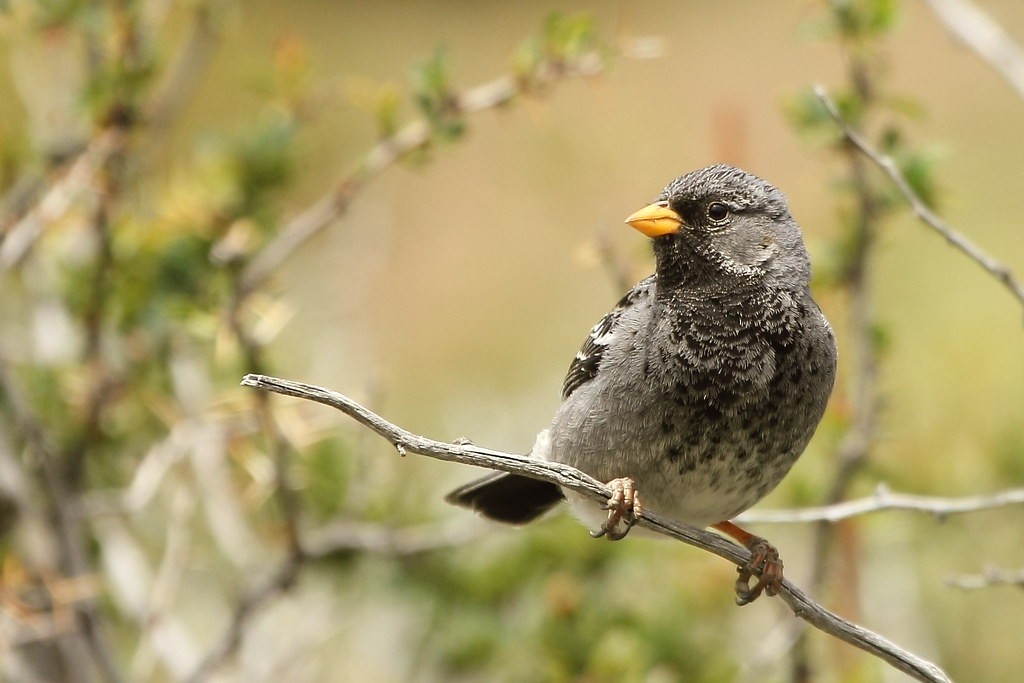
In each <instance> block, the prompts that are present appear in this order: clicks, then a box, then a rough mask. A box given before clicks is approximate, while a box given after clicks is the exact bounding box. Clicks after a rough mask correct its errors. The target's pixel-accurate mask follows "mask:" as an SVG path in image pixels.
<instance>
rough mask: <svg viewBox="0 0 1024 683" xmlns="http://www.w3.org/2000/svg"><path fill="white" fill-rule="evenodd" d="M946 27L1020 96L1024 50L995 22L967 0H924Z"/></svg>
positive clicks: (1023, 83) (1022, 93)
mask: <svg viewBox="0 0 1024 683" xmlns="http://www.w3.org/2000/svg"><path fill="white" fill-rule="evenodd" d="M927 2H928V5H929V6H931V8H932V11H933V12H934V13H935V16H936V17H938V19H939V21H941V22H942V23H943V25H945V27H946V30H947V31H949V34H950V35H951V36H953V38H954V39H956V40H957V41H959V42H960V43H961V44H962V45H964V47H966V48H967V49H968V50H971V51H972V52H974V53H975V54H976V55H978V56H979V57H981V58H982V59H984V60H985V61H986V62H988V63H989V64H990V65H991V66H992V68H993V69H995V70H996V72H997V73H998V74H999V75H1000V76H1002V77H1003V78H1005V79H1006V81H1007V82H1008V83H1009V84H1010V85H1011V86H1012V87H1013V89H1014V90H1016V91H1017V94H1018V95H1019V96H1020V97H1024V50H1022V49H1021V47H1020V45H1018V44H1017V43H1016V42H1015V41H1014V40H1013V38H1012V37H1011V36H1010V34H1009V33H1007V32H1006V30H1005V29H1004V28H1003V27H1002V26H1000V25H999V22H997V21H995V20H994V19H992V18H991V17H990V16H988V15H987V14H985V12H984V11H982V10H981V9H980V8H979V7H978V6H977V5H975V4H974V3H972V2H970V1H969V0H927Z"/></svg>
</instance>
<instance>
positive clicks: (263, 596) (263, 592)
mask: <svg viewBox="0 0 1024 683" xmlns="http://www.w3.org/2000/svg"><path fill="white" fill-rule="evenodd" d="M301 568H302V558H301V557H300V556H298V555H296V554H295V553H292V552H289V553H288V554H287V556H286V557H285V558H284V560H282V561H281V563H280V564H279V565H278V567H277V569H275V570H274V573H273V574H272V575H271V576H270V577H268V578H267V579H266V581H265V582H264V583H262V584H260V585H259V586H257V587H256V588H254V589H252V590H251V591H249V592H248V593H246V594H245V595H243V596H242V597H241V599H240V600H239V601H238V604H237V605H236V606H235V611H234V613H233V614H232V615H231V621H230V623H229V624H228V627H227V629H226V630H225V631H224V634H223V635H222V636H221V637H220V640H218V641H217V642H216V643H215V644H214V646H213V648H212V649H211V650H210V652H209V653H208V654H207V655H206V657H205V658H204V659H203V660H202V661H201V662H200V663H199V665H198V666H197V667H196V668H195V670H194V671H193V672H192V673H191V674H189V675H188V676H187V677H186V678H185V683H200V681H204V680H206V679H207V678H208V677H209V676H210V675H211V674H213V673H214V672H215V671H216V670H217V668H218V667H219V666H220V665H221V664H222V663H223V662H224V661H225V660H227V658H228V657H230V656H231V655H232V654H233V653H234V652H235V651H236V650H237V649H238V648H239V646H240V645H241V644H242V635H243V634H244V632H245V628H246V626H247V625H248V623H249V619H250V618H251V617H252V615H253V614H254V613H255V612H257V611H258V610H260V609H261V608H263V607H265V606H266V605H267V604H268V603H269V602H270V601H271V600H273V599H274V598H276V597H278V596H280V595H281V594H283V593H285V592H287V591H288V590H290V589H291V587H292V586H293V585H295V582H296V581H297V580H298V578H299V570H300V569H301Z"/></svg>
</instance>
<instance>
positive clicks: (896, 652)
mask: <svg viewBox="0 0 1024 683" xmlns="http://www.w3.org/2000/svg"><path fill="white" fill-rule="evenodd" d="M242 385H243V386H249V387H254V388H257V389H262V390H264V391H272V392H275V393H278V394H284V395H286V396H294V397H296V398H302V399H306V400H310V401H315V402H317V403H322V404H324V405H327V406H330V407H332V408H335V409H337V410H340V411H341V412H343V413H345V414H346V415H348V416H349V417H351V418H352V419H354V420H356V421H357V422H359V423H360V424H362V425H364V426H365V427H367V428H369V429H370V430H372V431H374V432H376V433H377V434H378V435H380V436H382V437H384V438H385V439H386V440H387V441H388V442H390V443H391V444H392V445H393V446H394V447H395V449H396V450H397V451H398V453H399V454H401V455H405V454H407V453H416V454H419V455H424V456H427V457H430V458H436V459H438V460H444V461H446V462H458V463H462V464H466V465H475V466H477V467H485V468H488V469H492V470H499V471H503V472H514V473H516V474H520V475H523V476H527V477H532V478H534V479H540V480H543V481H549V482H552V483H554V484H558V485H559V486H561V487H562V488H566V489H569V490H571V491H575V492H577V493H581V494H583V495H586V496H588V497H590V498H593V499H594V500H597V501H604V500H607V499H608V498H609V496H610V494H611V492H610V490H609V489H608V487H607V486H605V485H604V484H602V483H601V482H599V481H597V480H596V479H594V478H593V477H590V476H589V475H587V474H585V473H583V472H581V471H579V470H577V469H575V468H572V467H569V466H568V465H563V464H561V463H556V462H543V461H539V460H530V459H528V458H524V457H522V456H518V455H513V454H511V453H504V452H502V451H494V450H490V449H487V448H480V447H478V446H474V445H472V444H450V443H444V442H442V441H434V440H433V439H428V438H426V437H423V436H419V435H417V434H413V433H411V432H408V431H406V430H404V429H402V428H400V427H398V426H397V425H394V424H392V423H390V422H388V421H387V420H385V419H384V418H382V417H380V416H379V415H377V414H376V413H373V412H371V411H369V410H367V409H366V408H364V407H363V406H361V405H359V404H358V403H356V402H355V401H353V400H352V399H350V398H348V397H347V396H344V395H342V394H339V393H336V392H333V391H330V390H328V389H323V388H321V387H316V386H312V385H309V384H302V383H299V382H292V381H289V380H283V379H277V378H274V377H267V376H264V375H246V376H245V378H244V379H243V380H242ZM638 524H639V525H640V526H643V527H646V528H648V529H651V530H653V531H655V532H658V533H660V534H663V535H665V536H669V537H671V538H674V539H676V540H679V541H682V542H684V543H687V544H689V545H692V546H694V547H696V548H700V549H702V550H705V551H707V552H710V553H713V554H715V555H718V556H719V557H721V558H724V559H726V560H728V561H729V562H732V563H733V564H735V565H737V566H740V565H743V564H745V563H746V562H747V561H748V560H749V559H750V554H749V552H748V551H747V550H746V549H745V548H742V547H740V546H738V545H736V544H734V543H732V542H730V541H727V540H726V539H724V538H722V537H721V536H718V535H716V534H713V533H711V532H709V531H705V530H702V529H696V528H693V527H689V526H686V525H683V524H679V523H678V522H673V521H671V520H669V519H667V518H665V517H661V516H660V515H656V514H654V513H651V512H647V511H645V512H644V513H643V514H642V515H641V517H640V519H639V520H638ZM779 596H780V597H781V598H782V600H783V601H784V602H785V603H786V604H787V605H789V607H790V609H792V610H793V613H794V614H795V615H796V616H798V617H800V618H801V619H803V620H805V621H807V622H808V623H810V624H811V625H813V626H815V627H817V628H819V629H821V630H822V631H824V632H826V633H828V634H830V635H833V636H835V637H836V638H839V639H840V640H843V641H844V642H847V643H849V644H851V645H853V646H855V647H858V648H860V649H862V650H864V651H865V652H868V653H870V654H872V655H874V656H876V657H878V658H880V659H882V660H884V661H885V662H888V663H889V664H890V665H892V666H893V667H895V668H896V669H898V670H900V671H902V672H903V673H905V674H907V675H909V676H911V677H913V678H915V679H917V680H919V681H932V682H937V681H949V680H950V679H949V677H947V676H946V674H945V673H943V671H942V670H941V669H940V668H939V667H937V666H936V665H934V664H932V663H931V662H928V661H925V660H924V659H921V658H920V657H918V656H916V655H914V654H912V653H910V652H907V651H905V650H903V649H901V648H900V647H898V646H896V645H895V644H893V643H892V642H890V641H889V640H887V639H885V638H883V637H882V636H880V635H878V634H876V633H873V632H872V631H869V630H867V629H865V628H863V627H861V626H858V625H857V624H854V623H851V622H849V621H847V620H845V619H843V618H842V617H839V616H837V615H835V614H833V613H832V612H829V611H828V610H826V609H825V608H823V607H822V606H821V605H819V604H817V603H816V602H814V600H812V599H811V598H810V597H808V596H807V595H806V594H805V593H804V592H803V591H801V590H800V589H799V588H797V587H796V586H794V585H793V584H792V583H791V582H790V581H788V580H786V581H783V585H782V590H781V591H780V593H779Z"/></svg>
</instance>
